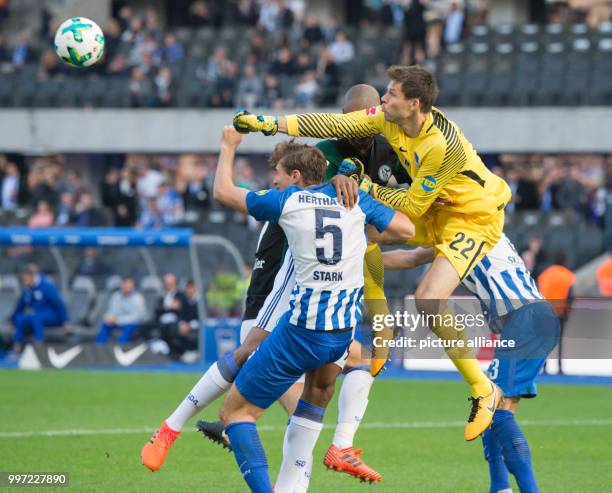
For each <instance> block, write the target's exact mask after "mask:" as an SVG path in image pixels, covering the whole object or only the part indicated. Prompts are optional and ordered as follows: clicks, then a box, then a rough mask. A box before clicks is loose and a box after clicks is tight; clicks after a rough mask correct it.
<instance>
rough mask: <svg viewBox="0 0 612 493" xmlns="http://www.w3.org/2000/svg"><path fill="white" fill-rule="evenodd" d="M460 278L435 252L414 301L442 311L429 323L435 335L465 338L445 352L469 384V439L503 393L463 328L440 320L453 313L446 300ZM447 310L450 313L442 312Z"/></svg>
mask: <svg viewBox="0 0 612 493" xmlns="http://www.w3.org/2000/svg"><path fill="white" fill-rule="evenodd" d="M459 282H460V278H459V275H458V274H457V271H456V270H455V267H454V266H453V265H452V264H451V263H450V262H449V260H448V259H447V258H446V257H445V256H443V255H438V256H436V257H435V258H434V261H433V262H432V264H431V268H430V269H429V270H428V271H427V273H426V274H425V276H424V277H423V279H422V281H421V283H420V284H419V286H418V287H417V290H416V293H415V301H416V307H417V310H418V311H419V312H420V313H423V314H424V315H425V316H433V315H442V317H438V318H435V317H433V320H434V322H432V323H431V324H430V329H431V330H432V332H434V333H435V334H436V335H437V336H438V337H440V338H441V339H444V340H448V341H459V340H463V341H464V342H463V347H449V348H447V349H446V354H447V355H448V357H449V358H450V359H451V360H452V362H453V364H454V365H455V367H456V368H457V370H458V371H459V373H460V374H461V376H462V377H463V379H464V380H465V381H466V383H467V384H468V385H469V386H470V391H471V394H472V397H471V401H472V409H471V412H470V416H469V417H468V423H467V426H466V429H465V439H466V440H468V441H469V440H474V439H475V438H476V437H478V436H479V435H480V434H481V433H483V432H484V431H485V430H486V429H487V428H488V427H489V426H490V425H491V421H492V420H493V413H494V412H495V409H497V407H498V406H499V404H500V402H501V400H502V397H503V394H502V392H501V390H500V389H499V388H498V387H497V385H495V384H494V383H493V382H491V381H490V380H489V379H488V378H487V376H486V375H485V373H484V372H483V371H482V370H481V368H480V365H479V363H478V361H477V360H476V358H474V356H473V354H471V353H472V352H471V351H470V350H469V349H466V347H467V344H466V343H465V334H464V333H463V331H462V330H457V329H455V327H454V326H453V325H451V324H448V323H442V320H443V319H444V320H445V322H446V321H447V320H448V319H449V318H450V319H452V313H451V312H450V311H449V309H448V307H447V303H446V302H447V300H448V298H449V297H450V295H451V294H452V293H453V291H454V290H455V288H456V287H457V286H458V285H459ZM449 314H450V315H451V317H447V316H445V315H449Z"/></svg>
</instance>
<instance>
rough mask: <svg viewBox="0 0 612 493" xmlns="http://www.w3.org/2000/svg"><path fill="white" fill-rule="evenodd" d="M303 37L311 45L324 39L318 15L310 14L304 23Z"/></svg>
mask: <svg viewBox="0 0 612 493" xmlns="http://www.w3.org/2000/svg"><path fill="white" fill-rule="evenodd" d="M302 37H303V38H304V39H305V40H306V41H308V43H309V44H310V45H315V44H317V43H320V42H322V41H323V30H322V29H321V25H320V24H319V19H318V18H317V16H316V15H308V16H307V17H306V22H305V24H304V32H303V34H302Z"/></svg>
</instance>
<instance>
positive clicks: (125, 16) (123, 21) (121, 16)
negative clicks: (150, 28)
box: [117, 5, 134, 32]
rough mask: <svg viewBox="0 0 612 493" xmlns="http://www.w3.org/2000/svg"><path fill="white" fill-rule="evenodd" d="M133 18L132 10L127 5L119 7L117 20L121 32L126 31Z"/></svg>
mask: <svg viewBox="0 0 612 493" xmlns="http://www.w3.org/2000/svg"><path fill="white" fill-rule="evenodd" d="M133 18H134V11H133V10H132V7H130V6H129V5H124V6H123V7H121V9H119V13H118V16H117V22H118V23H119V27H120V29H121V31H122V32H123V31H126V30H127V29H128V27H130V24H131V22H132V19H133Z"/></svg>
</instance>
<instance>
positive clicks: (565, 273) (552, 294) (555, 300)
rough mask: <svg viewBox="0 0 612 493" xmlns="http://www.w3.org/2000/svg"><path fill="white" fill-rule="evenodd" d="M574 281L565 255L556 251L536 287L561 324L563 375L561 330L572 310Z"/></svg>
mask: <svg viewBox="0 0 612 493" xmlns="http://www.w3.org/2000/svg"><path fill="white" fill-rule="evenodd" d="M575 282H576V275H575V274H574V273H573V272H572V271H571V270H569V269H568V268H567V267H566V266H565V255H564V254H563V252H556V253H555V258H554V262H553V265H551V266H550V267H548V268H547V269H546V270H545V271H544V272H542V273H541V274H540V275H539V276H538V288H539V290H540V293H542V296H544V298H546V299H547V300H548V301H549V302H550V304H551V305H552V307H553V309H554V310H555V312H556V314H557V316H558V317H559V322H560V325H561V336H560V338H559V355H558V358H559V373H560V374H561V375H563V367H562V362H563V330H564V328H565V324H566V323H567V319H568V318H569V314H570V312H571V310H572V302H573V293H572V288H573V286H574V283H575Z"/></svg>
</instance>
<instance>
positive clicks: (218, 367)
mask: <svg viewBox="0 0 612 493" xmlns="http://www.w3.org/2000/svg"><path fill="white" fill-rule="evenodd" d="M249 322H250V321H244V322H243V324H248V323H249ZM253 323H254V321H253ZM268 334H269V333H268V332H267V331H265V330H263V329H259V328H258V327H254V328H252V329H251V330H250V332H249V334H248V336H247V337H246V339H245V340H244V342H243V343H242V344H241V345H240V346H239V347H238V348H236V349H235V350H234V351H233V352H231V353H228V354H226V355H225V357H224V358H221V359H220V360H218V361H216V362H215V363H213V364H212V365H211V366H210V368H209V369H208V370H207V371H206V373H204V375H203V376H202V378H200V380H199V381H198V382H197V383H196V384H195V386H194V387H193V388H192V389H191V391H190V392H189V394H187V396H186V397H185V399H184V400H183V401H182V402H181V403H180V404H179V405H178V407H177V408H176V409H175V410H174V412H173V413H172V414H171V415H170V416H168V418H166V420H165V421H164V422H163V423H162V424H161V425H160V427H159V429H158V430H157V431H156V432H155V433H154V434H153V436H152V437H151V439H150V440H149V441H148V442H147V443H146V444H145V445H144V447H143V448H142V451H141V453H140V458H141V461H142V463H143V464H144V465H145V466H146V467H148V468H149V469H151V471H157V470H158V469H159V468H160V467H161V466H162V464H163V463H164V461H165V460H166V456H167V454H168V451H169V450H170V448H171V447H172V445H173V444H174V441H175V440H176V439H177V438H178V437H179V435H180V433H181V431H182V429H183V426H185V423H186V422H187V421H188V420H189V419H191V418H192V417H193V416H195V415H196V414H197V413H199V412H200V411H201V410H202V409H204V408H205V407H206V406H208V405H209V404H210V403H211V402H213V401H214V400H216V399H217V398H219V397H220V396H221V395H223V394H224V393H225V392H226V391H227V390H228V389H229V388H230V386H231V385H232V382H233V381H234V379H235V378H236V375H237V373H238V371H240V368H241V367H242V366H243V365H244V363H245V362H246V361H247V359H248V357H249V356H250V355H251V354H252V353H253V351H255V350H256V349H257V348H258V347H259V345H260V344H261V342H262V341H263V340H264V339H265V338H266V337H267V336H268ZM209 424H210V426H209V427H206V429H205V430H203V429H201V428H200V427H199V424H198V427H199V428H200V431H203V432H204V434H205V435H206V436H207V437H208V438H210V439H211V440H213V441H215V442H217V443H220V444H221V445H223V446H224V447H226V448H227V447H228V446H229V445H228V442H227V440H226V438H225V437H224V435H223V433H222V431H223V427H222V426H220V425H218V424H217V423H209Z"/></svg>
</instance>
